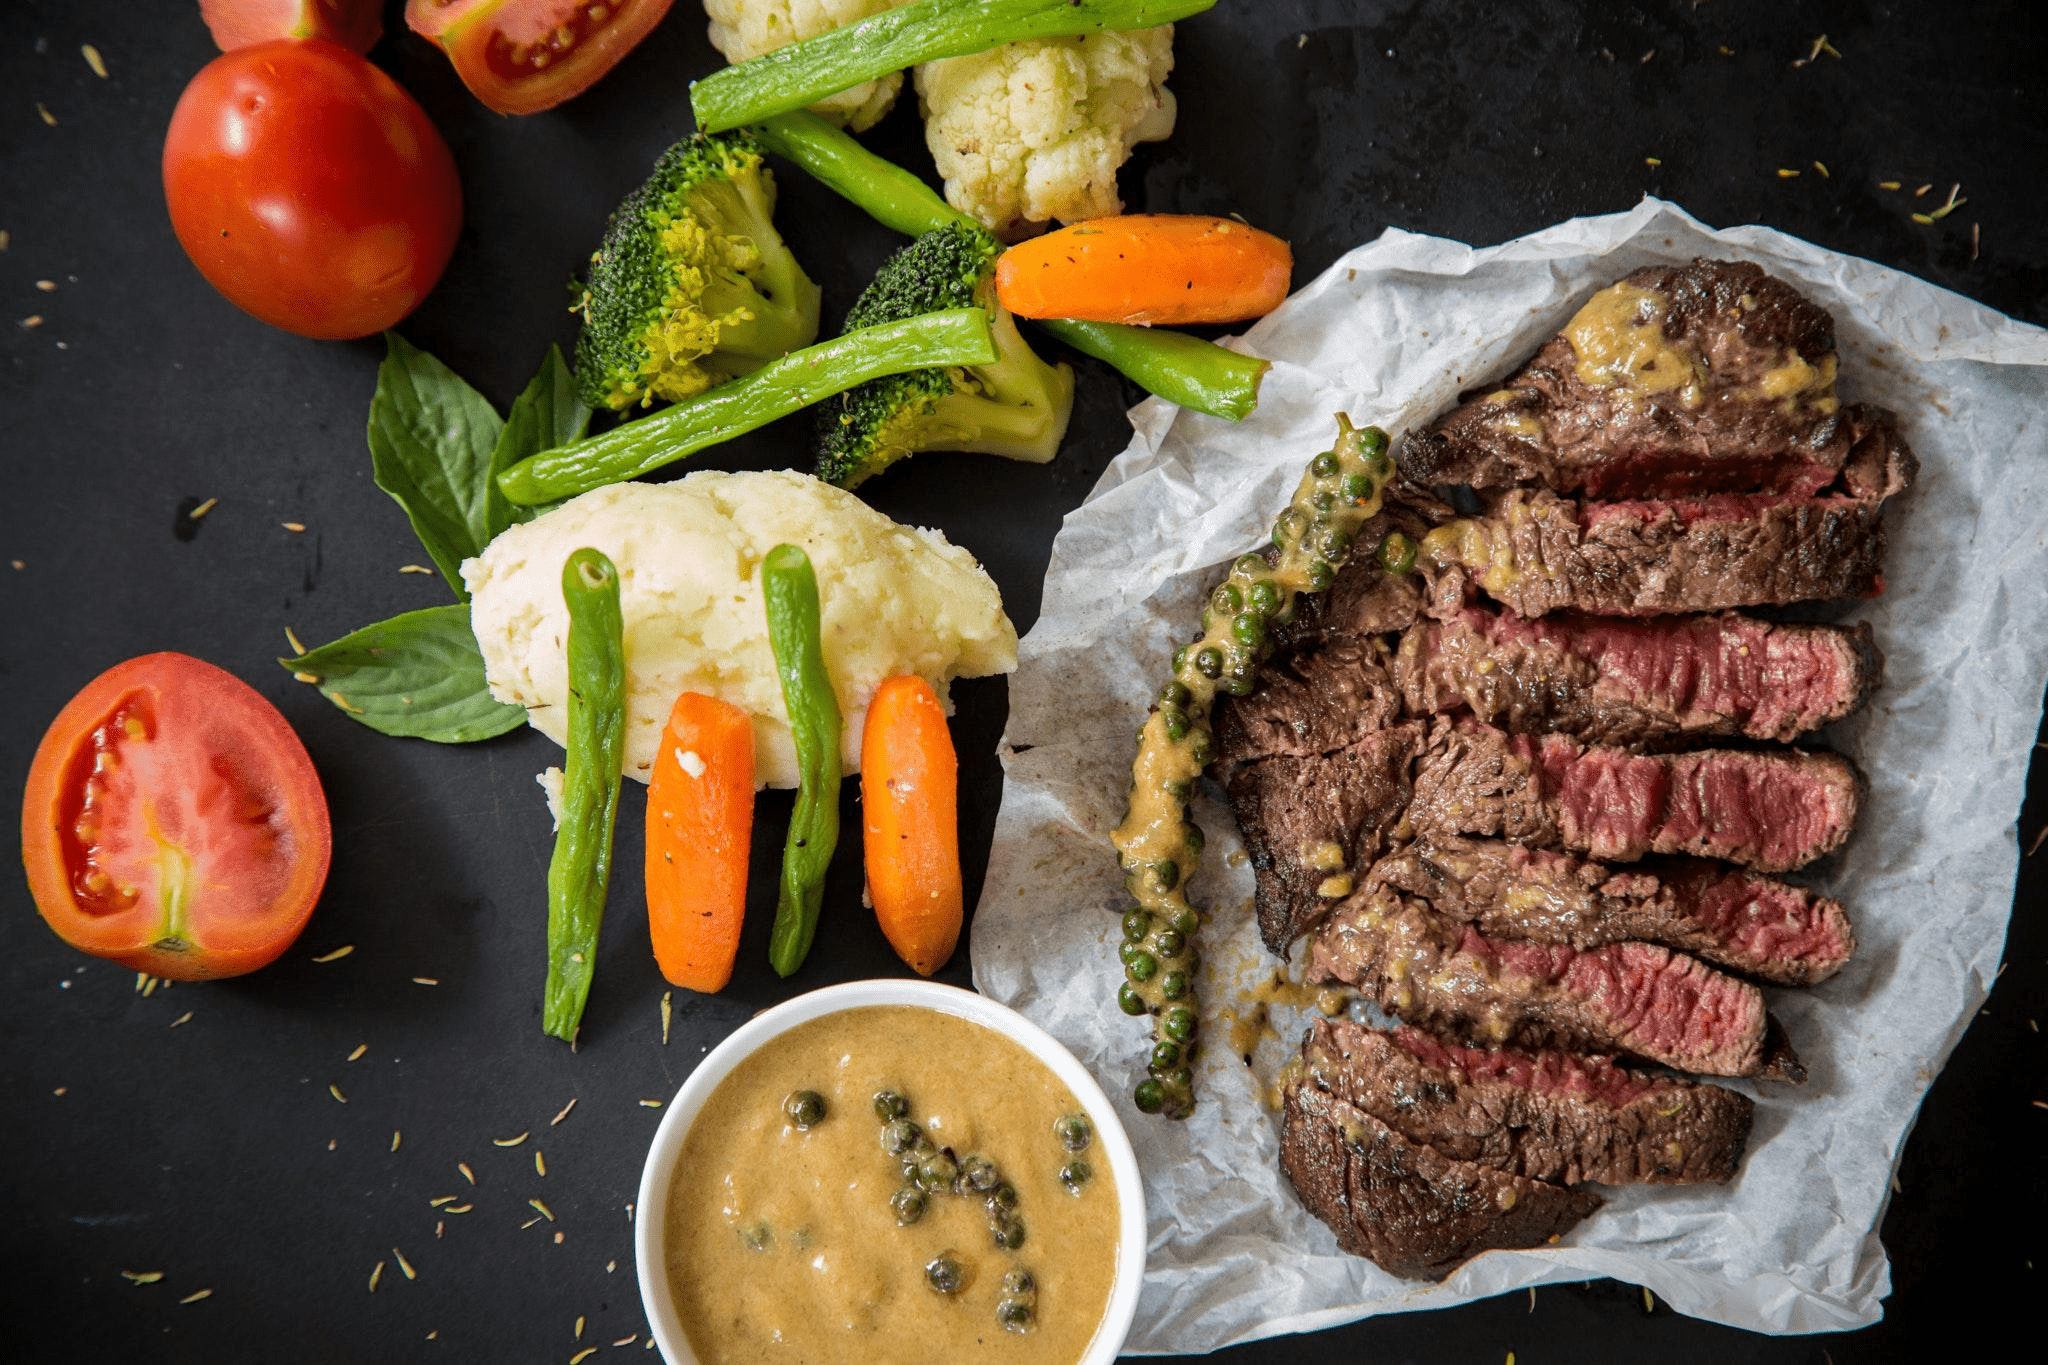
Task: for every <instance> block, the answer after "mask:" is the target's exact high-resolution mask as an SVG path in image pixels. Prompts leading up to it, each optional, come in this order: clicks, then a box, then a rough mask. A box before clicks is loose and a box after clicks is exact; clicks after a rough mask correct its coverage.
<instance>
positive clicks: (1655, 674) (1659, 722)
mask: <svg viewBox="0 0 2048 1365" xmlns="http://www.w3.org/2000/svg"><path fill="white" fill-rule="evenodd" d="M1392 670H1393V681H1394V683H1395V685H1396V686H1397V687H1399V689H1400V691H1401V695H1402V699H1403V702H1404V703H1405V705H1406V707H1407V710H1408V712H1409V714H1411V715H1416V716H1425V715H1430V714H1432V713H1443V712H1449V711H1454V710H1459V709H1469V710H1470V711H1471V712H1472V714H1474V715H1475V716H1477V717H1478V718H1479V719H1481V720H1483V721H1486V722H1488V723H1489V724H1493V725H1498V726H1501V727H1502V728H1504V729H1508V730H1514V731H1517V732H1522V733H1527V732H1531V731H1537V730H1557V731H1560V732H1562V733H1564V734H1568V735H1572V736H1575V737H1576V738H1578V739H1582V740H1586V741H1588V742H1590V743H1595V744H1615V745H1631V746H1639V745H1654V746H1660V747H1669V746H1671V745H1674V744H1680V743H1689V742H1694V741H1697V740H1699V739H1706V738H1716V737H1720V736H1724V735H1743V736H1747V737H1748V738H1751V739H1780V740H1789V739H1792V738H1795V737H1796V736H1799V735H1802V734H1804V733H1806V732H1807V731H1809V730H1816V729H1819V728H1820V727H1821V726H1823V725H1827V724H1829V723H1831V722H1833V721H1837V720H1840V719H1841V718H1842V717H1843V716H1846V715H1848V714H1849V713H1850V712H1851V711H1853V710H1855V709H1856V708H1857V707H1858V706H1859V705H1861V704H1862V702H1863V700H1864V698H1866V697H1867V696H1869V695H1870V693H1871V691H1872V690H1873V689H1874V688H1875V687H1876V685H1877V680H1878V675H1879V673H1880V672H1881V667H1880V664H1879V662H1878V658H1877V651H1876V650H1875V648H1873V647H1872V645H1871V641H1870V627H1869V626H1867V625H1859V626H1856V627H1853V628H1852V627H1847V626H1823V625H1772V624H1770V623H1767V622H1763V621H1758V620H1754V619H1752V618H1750V617H1746V616H1738V615H1736V614H1735V613H1733V612H1727V613H1723V614H1721V615H1718V616H1655V617H1645V618H1641V619H1636V620H1612V619H1601V618H1597V617H1583V616H1570V615H1563V616H1554V617H1546V618H1544V619H1543V620H1540V621H1525V620H1523V619H1522V618H1521V617H1519V616H1515V615H1513V614H1511V613H1508V612H1494V611H1487V610H1485V609H1484V608H1481V607H1467V608H1464V609H1463V610H1461V611H1458V612H1456V613H1455V614H1454V615H1453V616H1452V617H1451V619H1449V620H1446V621H1421V622H1418V623H1417V624H1415V625H1413V626H1410V627H1409V628H1408V629H1407V631H1405V632H1404V633H1403V634H1402V637H1401V643H1400V647H1399V648H1398V650H1396V651H1395V654H1394V657H1393V660H1392ZM1293 700H1294V699H1293V698H1291V697H1286V698H1282V697H1275V698H1272V699H1270V700H1265V701H1262V702H1261V704H1262V705H1265V706H1267V707H1269V708H1270V707H1274V706H1276V705H1290V704H1292V703H1293ZM1311 706H1312V703H1311ZM1302 709H1310V707H1304V708H1302Z"/></svg>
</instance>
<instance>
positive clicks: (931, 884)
mask: <svg viewBox="0 0 2048 1365" xmlns="http://www.w3.org/2000/svg"><path fill="white" fill-rule="evenodd" d="M958 769H959V765H958V762H957V760H956V759H955V758H954V756H953V738H952V736H951V735H949V734H948V733H947V732H946V715H945V712H944V711H942V710H940V709H939V699H938V696H937V695H936V694H935V693H934V692H933V691H932V685H931V684H930V683H928V682H926V681H925V680H924V679H923V678H920V677H916V676H914V675H911V676H905V677H896V678H890V679H887V680H886V681H884V682H883V684H882V685H881V687H880V688H878V689H877V690H876V692H875V698H874V700H873V701H871V702H869V703H868V717H867V728H866V729H865V730H864V731H863V732H862V734H861V741H860V795H861V810H862V812H863V817H862V820H861V823H862V825H863V826H864V828H865V830H866V845H867V870H868V899H869V900H871V901H873V902H874V906H875V919H876V920H877V921H878V922H879V923H880V924H881V926H882V933H883V935H884V936H885V937H886V938H887V939H888V940H889V946H890V947H892V948H894V949H895V950H896V955H897V956H898V957H900V958H902V959H903V960H904V961H905V962H907V963H909V964H910V965H911V967H912V968H913V969H915V970H916V971H917V973H918V975H920V976H930V975H931V974H932V973H933V972H935V971H937V970H938V969H939V968H940V967H943V966H944V965H945V964H946V959H947V958H949V957H951V956H952V955H953V948H954V945H955V944H957V943H958V942H959V941H960V917H961V908H962V907H961V900H962V898H961V891H960V828H959V815H958V811H957V809H956V807H957V792H958Z"/></svg>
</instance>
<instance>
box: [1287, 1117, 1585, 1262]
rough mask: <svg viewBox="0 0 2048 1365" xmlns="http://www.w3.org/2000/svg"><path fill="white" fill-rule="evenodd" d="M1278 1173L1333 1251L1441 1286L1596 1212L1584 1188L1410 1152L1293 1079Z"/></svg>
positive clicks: (1541, 1242)
mask: <svg viewBox="0 0 2048 1365" xmlns="http://www.w3.org/2000/svg"><path fill="white" fill-rule="evenodd" d="M1280 1169H1281V1170H1282V1171H1284V1172H1286V1173H1287V1178H1288V1180H1289V1181H1291V1182H1292V1183H1293V1185H1294V1188H1295V1191H1296V1192H1297V1193H1298V1194H1300V1195H1301V1201H1302V1203H1303V1204H1305V1205H1307V1206H1308V1210H1309V1212H1311V1213H1313V1214H1314V1215H1315V1216H1316V1217H1318V1218H1320V1219H1322V1220H1323V1221H1324V1222H1325V1223H1327V1224H1329V1225H1330V1229H1331V1231H1333V1232H1335V1233H1336V1234H1337V1244H1338V1245H1339V1246H1341V1247H1343V1248H1344V1250H1346V1251H1348V1252H1351V1253H1352V1254H1353V1255H1357V1256H1365V1257H1368V1258H1369V1259H1371V1260H1372V1261H1373V1262H1374V1264H1376V1265H1378V1266H1379V1267H1380V1268H1381V1269H1382V1270H1385V1271H1387V1272H1388V1273H1389V1274H1393V1275H1399V1276H1401V1277H1403V1278H1404V1279H1411V1280H1441V1279H1443V1278H1444V1277H1445V1276H1446V1275H1448V1274H1450V1273H1451V1272H1452V1271H1453V1270H1456V1269H1457V1268H1458V1267H1459V1266H1460V1265H1462V1264H1463V1263H1464V1262H1466V1261H1468V1260H1470V1259H1471V1258H1472V1257H1474V1256H1477V1255H1478V1254H1479V1253H1481V1252H1483V1251H1492V1250H1496V1249H1510V1250H1511V1249H1518V1248H1524V1247H1538V1246H1545V1245H1548V1244H1549V1243H1551V1242H1554V1241H1556V1240H1557V1239H1558V1238H1560V1237H1562V1236H1563V1235H1564V1234H1565V1233H1567V1232H1570V1231H1571V1230H1572V1228H1573V1227H1575V1226H1576V1225H1577V1224H1578V1222H1579V1220H1580V1219H1582V1218H1584V1217H1585V1216H1586V1215H1587V1214H1589V1213H1591V1212H1593V1210H1595V1209H1597V1208H1599V1207H1600V1197H1599V1196H1598V1195H1596V1194H1594V1193H1592V1192H1591V1191H1590V1190H1583V1189H1579V1190H1568V1189H1565V1188H1563V1187H1562V1186H1558V1185H1550V1184H1546V1183H1544V1182H1543V1181H1540V1180H1529V1179H1526V1178H1524V1177H1522V1176H1518V1175H1512V1174H1509V1173H1508V1172H1506V1171H1497V1170H1493V1169H1491V1168H1489V1167H1486V1166H1480V1165H1477V1164H1475V1163H1473V1162H1469V1161H1457V1160H1454V1159H1452V1158H1450V1157H1446V1156H1442V1155H1439V1154H1438V1153H1436V1152H1434V1151H1432V1150H1430V1149H1429V1148H1428V1147H1422V1146H1417V1145H1416V1144H1414V1143H1411V1142H1409V1141H1408V1140H1407V1139H1405V1138H1403V1137H1402V1136H1401V1135H1400V1134H1398V1133H1396V1132H1394V1131H1393V1130H1392V1129H1391V1128H1389V1127H1387V1126H1386V1125H1385V1124H1383V1123H1381V1122H1380V1121H1379V1120H1378V1119H1376V1118H1374V1117H1373V1116H1372V1115H1370V1114H1368V1113H1366V1112H1364V1111H1363V1110H1361V1109H1357V1108H1355V1107H1353V1106H1352V1105H1349V1104H1346V1103H1345V1102H1344V1101H1343V1100H1340V1099H1338V1098H1337V1097H1336V1096H1334V1095H1331V1094H1329V1093H1327V1092H1326V1091H1322V1090H1318V1089H1316V1088H1315V1087H1314V1086H1312V1085H1301V1084H1298V1083H1297V1084H1295V1085H1293V1086H1291V1087H1289V1089H1288V1091H1287V1099H1286V1114H1285V1118H1284V1120H1283V1123H1282V1127H1281V1130H1280Z"/></svg>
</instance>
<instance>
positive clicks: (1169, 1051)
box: [1150, 1041, 1180, 1075]
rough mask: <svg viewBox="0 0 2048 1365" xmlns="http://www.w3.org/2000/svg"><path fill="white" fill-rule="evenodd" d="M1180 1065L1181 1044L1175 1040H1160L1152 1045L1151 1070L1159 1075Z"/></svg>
mask: <svg viewBox="0 0 2048 1365" xmlns="http://www.w3.org/2000/svg"><path fill="white" fill-rule="evenodd" d="M1179 1065H1180V1045H1179V1044H1178V1043H1174V1042H1170V1041H1168V1042H1158V1043H1154V1044H1153V1045H1152V1062H1151V1067H1150V1069H1151V1071H1152V1072H1153V1074H1155V1075H1158V1074H1161V1073H1164V1072H1168V1071H1171V1070H1173V1069H1174V1068H1175V1067H1177V1066H1179Z"/></svg>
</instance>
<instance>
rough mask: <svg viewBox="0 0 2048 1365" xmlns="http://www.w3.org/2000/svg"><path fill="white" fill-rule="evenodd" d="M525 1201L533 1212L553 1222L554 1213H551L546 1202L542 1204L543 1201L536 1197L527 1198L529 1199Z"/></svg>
mask: <svg viewBox="0 0 2048 1365" xmlns="http://www.w3.org/2000/svg"><path fill="white" fill-rule="evenodd" d="M526 1202H527V1204H528V1206H529V1207H531V1208H532V1209H533V1211H534V1212H535V1213H537V1214H539V1215H540V1216H541V1217H543V1218H545V1219H547V1220H548V1221H549V1222H550V1223H552V1222H554V1221H555V1215H554V1213H553V1212H552V1211H551V1210H550V1209H549V1208H548V1206H547V1205H546V1204H543V1203H541V1202H540V1200H538V1199H529V1200H527V1201H526Z"/></svg>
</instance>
